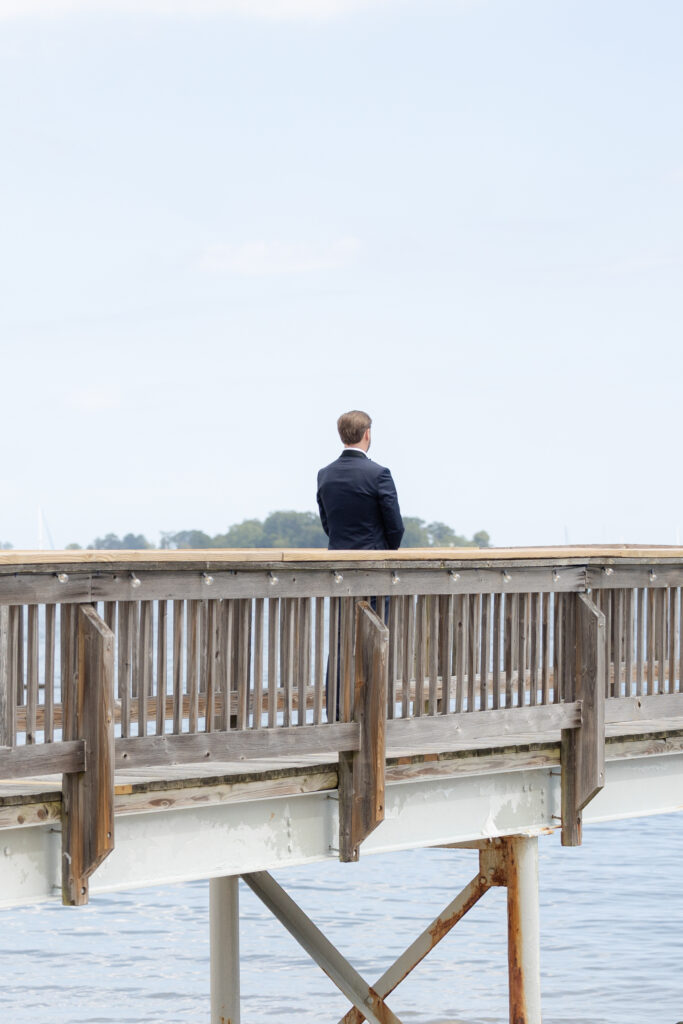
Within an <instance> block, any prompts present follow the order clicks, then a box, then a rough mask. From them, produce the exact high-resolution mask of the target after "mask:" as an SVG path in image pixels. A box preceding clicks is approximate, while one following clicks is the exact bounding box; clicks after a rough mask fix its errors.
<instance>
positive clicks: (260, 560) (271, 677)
mask: <svg viewBox="0 0 683 1024" xmlns="http://www.w3.org/2000/svg"><path fill="white" fill-rule="evenodd" d="M682 598H683V549H681V548H633V547H614V548H553V549H549V548H546V549H542V548H539V549H529V550H520V549H510V550H504V549H490V550H477V549H462V550H460V549H457V550H456V549H443V550H435V549H425V550H406V551H398V552H390V553H389V552H340V551H335V552H327V551H320V550H311V551H303V550H291V551H277V550H263V551H254V550H240V551H153V552H104V551H85V552H80V551H79V552H62V553H54V552H50V553H45V552H0V780H2V781H1V782H0V830H1V831H2V846H3V849H4V852H5V856H4V857H3V858H2V870H0V905H3V906H12V905H17V904H21V903H25V902H31V901H35V900H44V899H55V898H60V896H61V898H62V900H63V901H64V902H65V903H68V904H71V905H79V904H83V903H86V902H87V901H88V898H89V895H90V893H100V892H112V891H116V890H120V889H127V888H132V887H135V886H141V885H148V884H159V883H167V882H174V881H180V880H188V879H195V878H209V879H211V937H212V954H211V957H212V963H211V989H212V1010H211V1020H212V1024H215V1022H225V1021H230V1022H232V1024H236V1022H238V1021H239V930H238V920H239V910H238V895H237V892H238V890H237V879H238V877H242V878H243V879H244V881H245V882H246V883H247V884H248V885H249V886H250V887H251V889H252V890H253V891H254V892H255V893H257V895H258V896H259V897H260V898H261V899H262V900H263V902H264V903H265V904H266V905H267V906H268V907H269V908H270V910H271V911H272V912H273V913H274V914H275V915H276V916H277V917H278V918H279V919H280V920H281V921H282V923H283V924H284V925H285V927H287V928H288V929H289V930H290V931H291V932H292V934H293V935H295V937H296V938H297V940H298V941H299V942H300V943H301V944H302V946H303V947H304V949H306V950H307V951H308V953H309V954H310V955H311V957H312V958H313V959H314V960H315V961H316V962H317V963H318V964H319V965H320V966H321V967H322V969H323V970H325V971H326V973H327V974H328V975H329V976H330V977H331V978H332V979H333V980H334V982H335V983H336V984H337V986H338V987H339V988H340V990H341V991H342V992H343V993H344V994H345V996H347V998H348V1000H349V1003H350V1004H351V1008H350V1010H349V1012H348V1013H347V1014H346V1016H345V1017H344V1021H346V1022H347V1024H352V1022H359V1021H361V1020H363V1019H367V1020H369V1021H372V1022H395V1021H400V991H398V992H397V993H396V996H395V997H394V996H393V995H392V998H391V1005H392V1009H390V1008H389V1005H388V1003H387V999H388V997H389V996H390V995H391V994H392V993H393V992H394V989H396V987H397V985H398V984H399V982H400V981H401V980H402V979H403V978H404V977H405V976H406V974H407V973H409V972H410V971H411V970H412V969H413V968H414V967H415V966H416V965H417V964H418V963H419V962H420V961H421V960H422V959H423V958H424V956H426V955H427V954H428V952H429V951H430V949H431V948H433V946H434V945H435V944H436V942H437V941H440V940H441V939H442V938H443V936H444V935H445V934H447V933H448V931H450V929H451V928H452V927H453V926H454V925H455V924H456V923H457V921H458V920H460V919H461V917H462V916H463V914H464V913H466V912H468V911H469V910H470V909H471V908H472V907H473V906H474V905H475V904H476V903H477V901H478V900H479V899H480V898H481V897H482V896H483V895H484V893H485V892H486V891H487V890H488V889H489V888H490V887H491V886H499V885H504V886H506V887H507V891H508V950H509V979H510V1021H511V1022H514V1024H537V1022H540V1020H541V1009H540V1006H541V997H540V971H539V959H540V953H539V950H540V937H539V933H538V914H537V843H538V836H540V835H542V834H544V833H546V832H548V831H551V830H554V829H558V828H560V829H561V831H562V842H563V843H564V844H565V845H578V844H580V842H581V829H582V825H583V824H584V823H588V822H591V821H599V820H605V819H609V818H618V817H629V816H636V815H641V814H651V813H656V812H662V811H675V810H679V811H680V810H681V809H683V687H682V683H681V679H682V672H681V666H682V658H683V649H682V646H681V644H682V637H683V599H682ZM327 679H329V681H330V682H331V685H330V686H329V706H328V701H327V697H326V680H327ZM335 681H338V686H335V685H334V682H335ZM434 845H442V846H454V847H457V848H471V849H473V850H474V851H475V852H474V853H473V854H472V856H473V857H474V858H476V864H475V865H474V877H473V880H472V882H471V883H470V885H469V886H467V887H466V888H465V890H463V892H462V893H459V894H454V899H453V901H452V903H451V904H449V906H448V907H446V908H445V909H444V911H443V913H442V914H441V915H440V916H439V917H438V918H437V919H436V920H435V921H433V922H431V923H429V924H428V925H427V927H426V929H425V931H424V932H423V933H422V935H421V936H419V937H418V938H417V939H412V937H410V936H407V937H406V942H407V948H406V951H405V953H404V954H403V955H402V956H401V957H399V959H398V960H397V961H396V963H395V964H394V965H392V966H390V967H389V968H388V970H387V971H386V972H385V974H384V975H383V976H382V977H381V978H380V979H378V980H374V979H371V982H372V984H369V983H368V981H366V980H364V979H363V978H362V977H361V976H360V975H358V973H357V972H356V971H355V970H354V968H353V967H352V966H351V964H350V963H348V961H346V960H345V959H344V958H343V957H342V956H341V954H339V953H338V951H337V950H336V949H334V947H333V946H331V944H330V943H329V942H328V940H327V939H326V938H325V937H324V936H323V935H322V934H321V933H320V932H319V930H318V929H317V927H316V926H315V924H314V923H313V922H312V921H310V920H309V919H308V918H307V917H305V915H304V914H303V912H302V911H301V910H300V909H299V908H298V907H297V906H296V905H295V904H294V903H293V902H292V900H291V899H290V897H289V896H288V895H287V894H286V892H285V891H284V890H283V889H282V888H281V887H280V886H279V885H278V883H277V882H275V880H274V879H273V878H272V876H271V875H270V873H269V872H270V871H271V870H273V869H278V868H279V869H282V868H285V867H287V866H288V865H293V864H301V863H306V862H311V861H315V860H324V859H328V858H331V857H334V858H340V859H341V860H343V861H354V860H356V859H358V857H359V856H361V857H362V856H365V855H369V854H371V853H373V852H381V851H389V850H400V849H406V848H412V847H426V846H434ZM349 870H350V871H353V868H352V867H350V868H349ZM437 997H438V994H435V999H436V998H437ZM394 1004H395V1006H396V1009H395V1010H394V1008H393V1007H394Z"/></svg>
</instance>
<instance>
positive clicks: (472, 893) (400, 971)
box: [339, 875, 493, 1024]
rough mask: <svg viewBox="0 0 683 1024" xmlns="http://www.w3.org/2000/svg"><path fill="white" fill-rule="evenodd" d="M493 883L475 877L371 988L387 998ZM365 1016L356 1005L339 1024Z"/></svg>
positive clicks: (357, 1022) (355, 1023)
mask: <svg viewBox="0 0 683 1024" xmlns="http://www.w3.org/2000/svg"><path fill="white" fill-rule="evenodd" d="M492 884H493V883H492V882H489V881H488V879H486V878H485V877H484V876H483V875H477V876H476V878H473V879H472V881H471V882H470V883H469V884H468V885H466V886H465V888H464V889H463V890H462V892H459V893H458V895H457V896H456V897H455V899H454V900H452V901H451V902H450V903H449V904H448V906H447V907H446V908H445V910H443V911H442V912H441V913H440V914H439V916H438V917H436V918H435V919H434V920H433V921H432V922H431V924H429V925H427V927H426V928H425V930H424V931H423V932H422V934H421V935H418V937H417V938H416V939H415V941H414V942H412V943H411V944H410V946H408V948H407V949H406V950H405V952H403V953H402V954H401V956H400V957H398V959H397V960H395V961H394V963H393V964H392V965H391V967H389V969H388V970H386V971H385V972H384V974H383V975H382V977H381V978H379V979H378V980H377V981H376V982H375V984H374V985H373V986H372V987H373V989H374V990H375V992H376V993H377V995H378V996H380V997H381V998H382V999H386V997H387V996H388V995H390V994H391V993H392V992H393V991H394V989H395V988H396V986H397V985H399V984H400V983H401V982H402V981H403V979H404V978H406V977H407V976H408V975H409V974H410V972H411V971H412V970H414V969H415V968H416V967H417V965H418V964H419V963H420V962H421V961H422V960H424V958H425V957H426V956H427V954H428V953H430V952H431V951H432V950H433V949H434V947H435V946H436V945H437V944H438V943H439V942H441V939H443V937H444V936H445V935H448V933H449V932H450V930H451V929H452V928H454V927H455V925H456V924H457V923H458V921H460V920H461V918H463V917H464V916H465V914H466V913H467V911H468V910H471V909H472V907H473V906H474V905H475V903H477V902H478V901H479V900H480V899H481V897H482V896H483V895H484V893H485V892H487V891H488V889H489V888H490V886H491V885H492ZM366 1019H367V1018H366V1015H365V1012H364V1011H363V1010H359V1009H358V1008H357V1007H354V1008H353V1009H351V1010H349V1012H348V1013H347V1014H345V1016H344V1017H342V1018H341V1020H340V1021H339V1024H362V1021H364V1020H366Z"/></svg>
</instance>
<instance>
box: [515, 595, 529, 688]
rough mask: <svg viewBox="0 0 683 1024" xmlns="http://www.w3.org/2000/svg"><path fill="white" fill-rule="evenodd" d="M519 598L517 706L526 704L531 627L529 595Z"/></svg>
mask: <svg viewBox="0 0 683 1024" xmlns="http://www.w3.org/2000/svg"><path fill="white" fill-rule="evenodd" d="M516 596H517V599H518V604H517V607H518V619H517V622H518V626H519V632H518V643H517V707H520V708H521V707H523V706H524V704H525V690H526V640H527V631H528V628H529V625H528V624H529V595H528V594H517V595H516Z"/></svg>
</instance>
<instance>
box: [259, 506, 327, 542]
mask: <svg viewBox="0 0 683 1024" xmlns="http://www.w3.org/2000/svg"><path fill="white" fill-rule="evenodd" d="M263 536H264V541H265V543H264V547H268V548H326V547H327V537H326V536H325V532H324V530H323V528H322V526H321V525H320V519H319V518H318V516H317V515H316V513H315V512H271V514H270V515H269V516H268V517H267V518H266V520H265V522H264V523H263Z"/></svg>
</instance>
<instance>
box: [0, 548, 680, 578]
mask: <svg viewBox="0 0 683 1024" xmlns="http://www.w3.org/2000/svg"><path fill="white" fill-rule="evenodd" d="M501 562H502V563H507V564H520V563H523V564H526V565H534V564H538V565H541V564H557V565H586V564H588V565H590V564H596V563H597V564H601V565H602V564H606V563H607V564H617V563H625V562H628V563H631V564H633V563H636V564H637V563H640V564H642V563H648V564H655V565H656V564H660V563H669V564H670V563H672V562H680V563H683V546H680V547H676V546H666V545H637V544H614V545H588V546H580V545H567V546H558V547H516V548H403V549H400V550H398V551H328V550H327V549H326V548H193V549H182V550H173V551H171V550H150V551H112V550H106V551H105V550H84V551H14V550H10V551H0V573H2V574H5V573H15V572H16V571H17V569H21V570H23V571H45V570H46V569H53V570H55V571H57V570H59V569H64V568H65V567H72V568H73V569H74V571H77V570H78V569H79V568H82V569H96V568H101V569H105V570H108V571H111V570H115V569H116V568H117V567H118V566H121V567H125V568H126V569H128V570H130V569H131V567H135V566H137V567H139V568H141V569H156V568H158V569H167V570H168V569H171V568H172V569H176V570H180V569H183V568H192V569H211V568H219V567H220V568H222V569H230V568H231V567H238V566H239V567H240V568H242V569H244V568H245V566H246V567H253V568H254V569H257V568H263V567H270V566H273V565H288V566H292V567H293V566H295V565H299V566H301V567H302V568H303V567H306V566H308V567H310V568H315V567H321V566H323V565H330V566H333V565H338V564H339V563H346V564H351V565H354V566H357V567H358V568H360V567H363V568H371V567H377V568H386V567H391V566H392V565H397V564H400V565H401V566H404V567H406V568H408V567H410V566H411V565H415V566H421V567H428V566H429V565H434V566H435V567H436V566H438V565H447V566H451V565H454V566H457V565H462V564H464V563H466V564H468V565H470V566H472V567H473V568H474V567H477V566H480V567H486V566H491V565H492V564H500V563H501Z"/></svg>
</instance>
